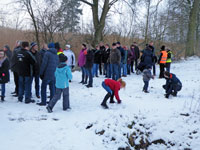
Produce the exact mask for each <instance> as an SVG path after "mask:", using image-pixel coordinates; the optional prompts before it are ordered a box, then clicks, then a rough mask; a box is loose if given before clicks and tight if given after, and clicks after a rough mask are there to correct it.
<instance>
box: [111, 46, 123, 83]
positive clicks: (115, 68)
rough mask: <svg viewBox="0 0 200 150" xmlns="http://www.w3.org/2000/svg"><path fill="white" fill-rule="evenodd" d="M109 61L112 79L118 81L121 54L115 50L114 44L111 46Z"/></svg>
mask: <svg viewBox="0 0 200 150" xmlns="http://www.w3.org/2000/svg"><path fill="white" fill-rule="evenodd" d="M109 61H110V64H111V74H112V79H113V80H118V79H119V78H120V77H119V65H120V63H121V54H120V51H119V50H118V49H117V45H116V43H113V44H112V49H111V51H110V58H109Z"/></svg>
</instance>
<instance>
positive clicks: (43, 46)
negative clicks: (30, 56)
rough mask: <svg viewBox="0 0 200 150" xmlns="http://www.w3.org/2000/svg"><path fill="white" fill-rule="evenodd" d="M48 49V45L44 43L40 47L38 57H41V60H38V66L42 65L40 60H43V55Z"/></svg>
mask: <svg viewBox="0 0 200 150" xmlns="http://www.w3.org/2000/svg"><path fill="white" fill-rule="evenodd" d="M48 49H49V48H48V45H47V44H46V43H44V44H43V45H42V49H41V50H40V52H39V53H40V57H41V59H40V64H42V59H43V57H44V54H45V53H46V51H47V50H48Z"/></svg>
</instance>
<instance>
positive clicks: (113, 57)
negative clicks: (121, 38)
mask: <svg viewBox="0 0 200 150" xmlns="http://www.w3.org/2000/svg"><path fill="white" fill-rule="evenodd" d="M109 60H110V63H111V64H120V62H121V53H120V51H119V50H118V49H112V50H111V51H110V58H109Z"/></svg>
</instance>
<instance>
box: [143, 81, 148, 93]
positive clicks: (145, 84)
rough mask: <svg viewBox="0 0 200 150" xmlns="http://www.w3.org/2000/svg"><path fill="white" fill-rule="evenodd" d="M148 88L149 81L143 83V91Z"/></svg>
mask: <svg viewBox="0 0 200 150" xmlns="http://www.w3.org/2000/svg"><path fill="white" fill-rule="evenodd" d="M148 87H149V81H144V87H143V91H147V90H148Z"/></svg>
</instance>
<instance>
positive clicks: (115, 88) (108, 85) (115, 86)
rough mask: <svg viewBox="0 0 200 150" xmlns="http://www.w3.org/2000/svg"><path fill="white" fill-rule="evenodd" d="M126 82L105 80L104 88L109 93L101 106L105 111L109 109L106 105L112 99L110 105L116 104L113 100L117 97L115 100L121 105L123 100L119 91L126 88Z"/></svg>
mask: <svg viewBox="0 0 200 150" xmlns="http://www.w3.org/2000/svg"><path fill="white" fill-rule="evenodd" d="M125 86H126V82H124V81H123V80H122V79H118V80H117V81H115V80H112V79H105V80H104V81H103V82H102V87H103V88H104V89H105V90H106V91H107V92H108V93H107V94H106V96H105V97H104V99H103V102H102V103H101V106H102V107H104V108H105V109H108V106H107V104H106V101H107V100H108V99H109V98H110V103H115V102H114V100H113V98H114V95H115V98H116V99H117V102H118V104H120V103H121V100H120V98H119V94H118V92H119V90H120V89H121V88H125Z"/></svg>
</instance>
